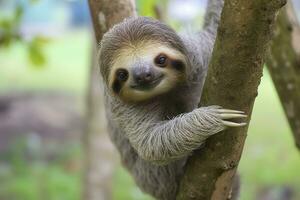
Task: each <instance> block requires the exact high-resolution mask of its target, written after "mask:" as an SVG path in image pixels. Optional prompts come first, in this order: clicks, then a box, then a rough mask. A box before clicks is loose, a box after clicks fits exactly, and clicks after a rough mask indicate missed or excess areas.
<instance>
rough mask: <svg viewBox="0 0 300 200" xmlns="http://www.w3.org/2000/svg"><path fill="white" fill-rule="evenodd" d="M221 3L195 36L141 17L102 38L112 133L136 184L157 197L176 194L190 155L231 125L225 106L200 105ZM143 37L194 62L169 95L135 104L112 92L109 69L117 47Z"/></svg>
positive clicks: (214, 2) (214, 0) (170, 198)
mask: <svg viewBox="0 0 300 200" xmlns="http://www.w3.org/2000/svg"><path fill="white" fill-rule="evenodd" d="M222 6H223V0H211V1H210V2H209V5H208V8H209V10H208V12H207V14H206V17H205V19H206V22H205V26H204V30H203V31H201V32H198V33H195V34H193V35H180V36H179V35H177V34H176V32H174V31H173V30H172V29H171V28H169V27H168V26H166V25H164V24H163V23H161V22H159V21H157V20H154V19H150V18H145V17H137V18H130V19H127V20H125V21H124V22H122V23H120V24H118V25H116V26H114V27H113V28H112V29H111V30H110V31H109V32H108V33H106V34H105V36H104V37H103V40H102V43H101V49H100V54H99V56H100V57H99V61H100V68H101V73H102V76H103V78H104V81H105V83H106V84H105V98H106V101H105V102H106V108H107V109H106V111H107V118H108V123H109V132H110V136H111V139H112V141H113V142H114V143H115V145H116V146H117V148H118V150H119V152H120V154H121V159H122V163H123V165H124V166H125V167H126V168H127V169H128V170H129V171H130V172H131V174H132V175H133V177H134V179H135V181H136V183H137V185H138V186H139V187H140V188H141V189H142V190H143V191H144V192H146V193H149V194H151V195H152V196H154V197H155V198H157V199H161V200H174V199H175V196H176V192H177V189H178V184H179V181H180V178H181V176H182V174H183V172H184V166H185V163H186V160H187V157H188V156H189V155H190V154H191V153H192V151H193V150H195V149H197V148H199V147H200V146H201V145H202V144H203V143H204V142H205V140H206V139H207V138H208V137H209V136H211V135H213V134H215V133H218V132H220V131H222V130H223V129H224V128H225V127H226V126H225V125H224V123H223V122H224V121H223V120H224V119H223V118H222V117H221V115H220V113H222V109H221V108H220V107H218V106H210V107H202V108H197V104H198V102H199V100H200V95H201V92H199V91H201V90H202V87H203V84H204V80H205V76H206V72H207V67H208V64H209V60H210V56H211V52H212V49H213V44H214V40H215V35H216V30H217V24H218V21H219V18H220V12H221V9H222ZM139 40H156V41H159V42H160V43H163V44H166V45H168V46H170V47H172V48H175V49H176V50H178V51H180V52H182V53H183V54H184V55H186V56H187V58H188V61H189V63H188V66H187V67H188V70H187V71H188V74H187V75H188V76H187V81H186V82H185V84H183V85H180V86H178V87H177V88H175V89H174V90H172V91H170V92H168V93H167V94H165V95H162V96H159V97H156V98H154V99H152V100H151V101H147V102H143V103H135V104H130V103H125V102H123V101H121V100H120V99H119V98H118V97H117V96H115V95H112V94H111V91H110V88H109V87H108V74H109V70H110V66H111V64H112V62H113V60H114V59H115V58H116V57H117V56H118V50H119V49H121V48H122V47H124V45H134V43H135V42H136V41H139ZM225 114H226V113H225Z"/></svg>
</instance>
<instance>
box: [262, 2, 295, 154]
mask: <svg viewBox="0 0 300 200" xmlns="http://www.w3.org/2000/svg"><path fill="white" fill-rule="evenodd" d="M267 67H268V69H269V72H270V74H271V77H272V79H273V82H274V85H275V88H276V90H277V93H278V95H279V98H280V100H281V103H282V105H283V108H284V111H285V114H286V117H287V119H288V122H289V124H290V127H291V129H292V132H293V135H294V138H295V143H296V145H297V147H298V149H299V150H300V26H299V24H298V21H297V17H296V15H295V13H294V10H293V8H292V3H291V2H290V3H289V4H288V5H287V6H286V8H285V9H283V10H282V11H281V12H280V14H279V17H278V21H277V24H276V29H275V37H274V39H273V41H272V44H271V49H270V53H269V56H268V57H267Z"/></svg>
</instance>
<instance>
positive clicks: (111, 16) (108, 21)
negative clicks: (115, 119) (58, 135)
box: [83, 0, 136, 200]
mask: <svg viewBox="0 0 300 200" xmlns="http://www.w3.org/2000/svg"><path fill="white" fill-rule="evenodd" d="M89 6H90V12H91V16H92V21H93V26H94V31H95V36H96V41H97V43H98V44H99V43H100V41H101V39H102V36H103V35H104V33H105V32H106V31H107V30H108V29H109V28H111V27H112V26H113V25H114V24H116V23H118V22H121V21H122V20H123V19H124V18H126V17H129V16H133V15H136V13H135V4H134V1H133V0H89ZM97 48H98V47H97ZM97 48H96V49H95V50H94V51H93V58H92V65H91V71H90V72H91V73H90V82H89V92H88V97H87V116H86V119H87V124H86V133H85V135H84V139H83V140H84V147H85V159H86V163H85V176H84V178H85V180H84V183H85V185H84V192H83V199H84V200H108V199H111V191H110V188H111V180H112V174H113V165H114V164H113V163H114V162H112V158H113V157H114V156H113V154H112V153H111V152H112V149H113V147H112V145H110V141H109V139H108V137H107V134H106V129H105V126H106V124H105V114H104V112H105V110H104V105H103V92H102V90H101V84H102V80H101V79H100V73H99V71H100V70H99V67H98V64H97V58H96V52H97Z"/></svg>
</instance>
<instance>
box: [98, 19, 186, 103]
mask: <svg viewBox="0 0 300 200" xmlns="http://www.w3.org/2000/svg"><path fill="white" fill-rule="evenodd" d="M186 55H187V53H186V48H185V46H184V44H183V42H182V41H181V39H180V37H179V36H178V35H177V34H176V32H175V31H174V30H172V29H171V28H169V27H168V26H166V25H165V24H163V23H161V22H159V21H157V20H154V19H151V18H146V17H138V18H130V19H127V20H124V21H123V22H122V23H120V24H118V25H116V26H114V27H113V28H112V29H111V30H110V31H108V32H107V33H106V34H105V35H104V37H103V40H102V42H101V48H100V54H99V62H100V69H101V73H102V76H103V78H104V80H105V82H106V84H107V86H108V87H109V89H110V90H111V92H112V93H113V94H114V95H117V96H119V97H120V98H121V99H122V100H124V101H129V102H140V101H146V100H149V99H152V98H154V97H156V96H159V95H162V94H165V93H168V92H169V91H171V90H172V89H174V88H175V87H177V86H178V85H179V84H181V83H183V82H184V81H185V79H186V74H187V70H188V66H189V61H188V58H187V56H186Z"/></svg>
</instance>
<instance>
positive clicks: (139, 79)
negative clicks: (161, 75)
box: [133, 69, 154, 85]
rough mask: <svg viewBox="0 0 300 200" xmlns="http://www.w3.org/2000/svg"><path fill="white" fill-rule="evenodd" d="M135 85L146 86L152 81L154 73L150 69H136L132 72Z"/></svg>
mask: <svg viewBox="0 0 300 200" xmlns="http://www.w3.org/2000/svg"><path fill="white" fill-rule="evenodd" d="M133 78H134V80H135V81H136V83H138V84H141V85H146V84H149V83H151V82H152V81H153V80H154V73H153V72H152V71H151V70H150V69H136V70H134V72H133Z"/></svg>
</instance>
